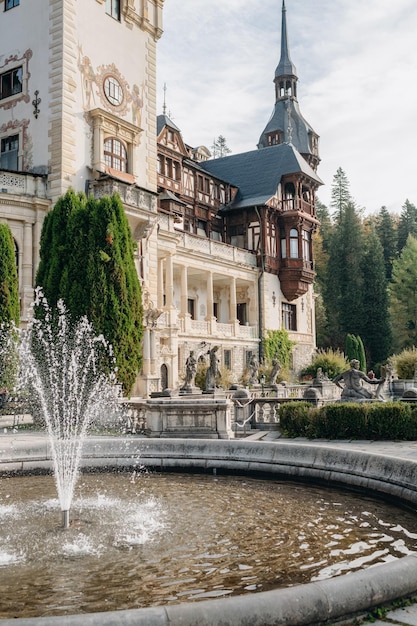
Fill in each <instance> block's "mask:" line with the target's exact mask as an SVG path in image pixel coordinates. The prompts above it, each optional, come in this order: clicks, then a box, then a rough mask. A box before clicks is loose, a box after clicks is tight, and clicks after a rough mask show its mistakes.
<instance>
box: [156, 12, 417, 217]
mask: <svg viewBox="0 0 417 626" xmlns="http://www.w3.org/2000/svg"><path fill="white" fill-rule="evenodd" d="M286 7H287V23H288V35H289V43H290V52H291V58H292V60H293V62H294V63H295V65H296V67H297V73H298V77H299V92H298V99H299V103H300V108H301V111H302V113H303V115H304V117H305V118H306V119H307V120H308V121H309V122H310V124H311V125H312V126H313V128H314V129H315V130H316V131H317V132H318V134H319V135H320V137H321V139H320V153H321V158H322V163H321V164H320V168H319V174H320V176H321V178H322V179H323V180H324V181H325V183H326V187H325V188H322V189H321V190H320V194H319V195H320V198H321V199H322V200H323V201H324V202H326V203H327V202H328V201H329V198H330V185H331V182H332V179H333V175H334V173H335V172H336V170H337V168H338V167H339V166H341V167H343V169H344V170H345V172H346V174H347V176H348V178H349V180H350V183H351V192H352V195H353V196H354V197H355V199H356V201H357V203H358V204H359V205H360V206H365V207H366V209H367V210H368V211H371V212H374V211H376V210H378V209H379V208H380V207H381V206H382V205H384V204H385V205H386V206H388V208H390V209H392V210H393V211H396V212H399V211H400V210H401V206H402V204H403V203H404V201H405V199H406V198H408V199H410V200H411V201H412V202H414V203H416V204H417V175H416V169H417V168H416V157H415V144H416V139H417V137H416V108H417V107H416V104H417V55H416V54H415V52H414V50H415V33H416V32H417V5H416V4H415V0H395V2H392V0H367V2H366V3H364V2H363V1H361V0H287V1H286ZM164 30H165V32H164V35H163V36H162V39H161V40H160V41H159V43H158V65H157V70H158V111H159V112H161V111H162V99H163V84H164V83H165V82H166V83H167V108H168V111H169V112H170V113H171V116H172V119H173V121H175V123H176V124H177V125H178V126H179V128H181V130H182V134H183V138H184V140H185V141H186V143H189V144H191V145H199V144H204V145H207V146H210V145H211V144H212V142H213V139H214V138H215V137H217V136H218V135H219V134H222V135H224V136H225V137H226V139H227V141H228V145H229V147H230V148H231V149H232V150H233V152H234V153H236V152H241V151H245V150H252V149H255V147H256V143H257V141H258V139H259V136H260V134H261V132H262V130H263V128H264V127H265V125H266V123H267V121H268V119H269V117H270V114H271V112H272V110H273V105H274V86H273V82H272V81H273V77H274V72H275V68H276V65H277V63H278V61H279V52H280V34H281V0H262V1H259V0H165V5H164Z"/></svg>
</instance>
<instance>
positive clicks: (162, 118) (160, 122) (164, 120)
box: [156, 115, 181, 136]
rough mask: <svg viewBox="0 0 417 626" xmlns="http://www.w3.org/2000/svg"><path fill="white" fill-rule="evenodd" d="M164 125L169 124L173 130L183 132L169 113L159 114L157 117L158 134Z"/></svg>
mask: <svg viewBox="0 0 417 626" xmlns="http://www.w3.org/2000/svg"><path fill="white" fill-rule="evenodd" d="M164 126H169V127H170V128H172V129H173V130H177V131H178V132H179V133H180V132H181V131H180V129H179V128H178V126H176V125H175V124H174V122H173V121H172V120H170V119H169V117H168V115H158V117H157V118H156V135H157V136H158V135H159V134H160V132H161V130H162V129H163V128H164Z"/></svg>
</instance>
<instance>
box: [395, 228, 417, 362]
mask: <svg viewBox="0 0 417 626" xmlns="http://www.w3.org/2000/svg"><path fill="white" fill-rule="evenodd" d="M389 294H390V319H391V328H392V337H393V346H394V349H395V351H396V352H400V351H401V350H403V349H404V348H409V347H411V346H417V239H416V238H415V237H413V236H412V235H409V236H408V239H407V243H406V245H405V246H404V248H403V250H402V252H401V255H400V257H399V258H398V259H396V260H395V261H394V264H393V268H392V279H391V283H390V285H389Z"/></svg>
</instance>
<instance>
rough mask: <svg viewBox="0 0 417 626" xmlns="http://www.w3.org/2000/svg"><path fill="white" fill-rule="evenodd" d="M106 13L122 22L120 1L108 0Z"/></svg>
mask: <svg viewBox="0 0 417 626" xmlns="http://www.w3.org/2000/svg"><path fill="white" fill-rule="evenodd" d="M106 13H107V15H111V16H112V17H114V19H115V20H119V22H120V0H106Z"/></svg>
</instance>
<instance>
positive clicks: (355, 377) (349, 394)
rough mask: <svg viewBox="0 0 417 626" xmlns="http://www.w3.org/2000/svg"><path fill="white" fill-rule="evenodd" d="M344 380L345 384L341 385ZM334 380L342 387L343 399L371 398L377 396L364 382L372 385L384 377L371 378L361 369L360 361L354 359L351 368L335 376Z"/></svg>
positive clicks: (381, 380)
mask: <svg viewBox="0 0 417 626" xmlns="http://www.w3.org/2000/svg"><path fill="white" fill-rule="evenodd" d="M341 381H343V385H341V384H340V383H341ZM333 382H334V383H335V384H336V385H337V386H338V387H340V389H342V400H353V401H354V400H364V399H365V400H369V399H370V398H373V397H375V396H374V395H373V394H372V393H371V392H370V391H368V389H366V388H365V387H364V385H363V382H367V383H369V384H371V385H378V384H379V383H381V382H383V379H379V378H369V376H367V375H366V374H364V373H363V372H361V371H360V369H359V361H358V360H357V359H353V360H352V361H351V362H350V369H349V370H346V372H342V373H341V374H338V375H337V376H336V377H335V378H333Z"/></svg>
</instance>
